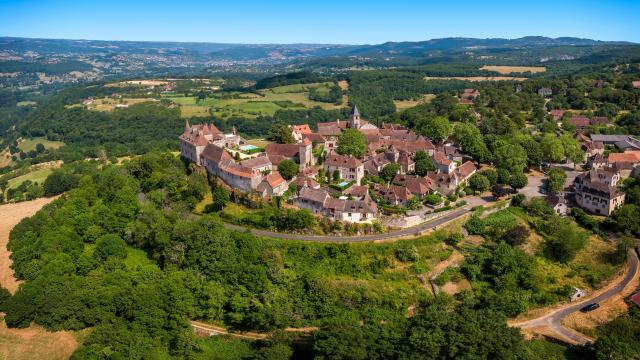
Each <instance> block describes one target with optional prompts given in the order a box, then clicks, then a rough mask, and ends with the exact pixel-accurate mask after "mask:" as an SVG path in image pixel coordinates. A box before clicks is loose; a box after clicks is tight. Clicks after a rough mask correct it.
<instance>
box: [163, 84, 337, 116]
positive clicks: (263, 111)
mask: <svg viewBox="0 0 640 360" xmlns="http://www.w3.org/2000/svg"><path fill="white" fill-rule="evenodd" d="M330 86H331V83H314V84H293V85H285V86H278V87H274V88H271V89H265V90H258V91H256V92H247V93H232V94H225V95H226V96H224V97H209V98H206V99H203V100H198V99H197V98H196V97H193V96H173V97H167V99H169V100H171V101H172V102H173V103H175V104H177V105H179V106H180V107H181V115H182V116H183V117H192V116H208V115H209V109H211V113H212V114H213V115H214V116H218V117H221V118H228V117H232V116H238V117H248V118H255V117H257V116H260V115H273V114H275V113H276V111H278V110H282V109H289V110H301V109H305V108H312V107H316V106H319V107H321V108H323V109H325V110H332V109H339V108H340V107H342V104H340V105H335V104H330V103H324V102H320V101H314V100H310V99H309V89H311V88H315V89H317V90H318V91H320V92H321V91H323V90H324V89H326V91H329V87H330ZM344 100H345V99H344V98H343V104H344V103H345V102H344Z"/></svg>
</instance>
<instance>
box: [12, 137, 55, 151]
mask: <svg viewBox="0 0 640 360" xmlns="http://www.w3.org/2000/svg"><path fill="white" fill-rule="evenodd" d="M37 144H42V145H44V147H45V149H57V148H59V147H61V146H62V145H64V143H63V142H62V141H49V140H47V139H46V138H44V137H36V138H33V139H25V140H22V141H21V142H20V143H19V144H18V147H19V148H20V150H22V151H24V152H29V151H31V150H35V149H36V145H37Z"/></svg>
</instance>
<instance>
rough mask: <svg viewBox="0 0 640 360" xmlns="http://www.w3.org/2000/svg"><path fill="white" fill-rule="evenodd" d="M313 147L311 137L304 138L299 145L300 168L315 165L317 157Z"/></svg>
mask: <svg viewBox="0 0 640 360" xmlns="http://www.w3.org/2000/svg"><path fill="white" fill-rule="evenodd" d="M312 148H313V144H312V143H311V140H309V139H304V140H302V142H301V143H300V144H299V145H298V156H299V160H300V170H304V169H306V168H308V167H311V166H313V165H314V163H315V159H314V158H313V151H312V150H313V149H312Z"/></svg>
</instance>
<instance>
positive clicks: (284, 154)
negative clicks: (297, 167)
mask: <svg viewBox="0 0 640 360" xmlns="http://www.w3.org/2000/svg"><path fill="white" fill-rule="evenodd" d="M264 150H265V152H266V153H267V156H268V157H269V160H271V163H272V164H275V165H277V164H279V163H280V162H281V161H282V160H284V159H291V158H293V157H295V156H296V155H297V154H298V152H299V151H300V147H299V146H298V144H269V145H267V146H266V147H265V149H264Z"/></svg>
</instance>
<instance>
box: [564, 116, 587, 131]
mask: <svg viewBox="0 0 640 360" xmlns="http://www.w3.org/2000/svg"><path fill="white" fill-rule="evenodd" d="M569 123H570V124H571V125H573V126H575V127H578V128H579V127H587V126H589V124H590V123H591V122H590V121H589V118H588V117H586V116H582V115H579V116H572V117H571V119H569Z"/></svg>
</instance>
